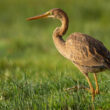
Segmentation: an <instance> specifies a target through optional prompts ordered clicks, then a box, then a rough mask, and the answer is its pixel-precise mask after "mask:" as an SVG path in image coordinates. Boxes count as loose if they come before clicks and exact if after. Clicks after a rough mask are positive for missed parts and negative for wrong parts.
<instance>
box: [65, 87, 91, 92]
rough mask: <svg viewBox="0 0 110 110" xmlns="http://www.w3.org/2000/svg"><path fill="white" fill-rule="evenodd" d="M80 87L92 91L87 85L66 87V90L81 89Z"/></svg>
mask: <svg viewBox="0 0 110 110" xmlns="http://www.w3.org/2000/svg"><path fill="white" fill-rule="evenodd" d="M79 89H85V90H87V91H90V89H89V88H86V87H84V86H74V87H71V88H67V89H64V90H65V91H69V90H76V91H77V90H79Z"/></svg>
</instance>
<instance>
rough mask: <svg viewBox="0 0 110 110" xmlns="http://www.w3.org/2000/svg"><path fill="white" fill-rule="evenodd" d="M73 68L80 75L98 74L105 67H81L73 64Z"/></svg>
mask: <svg viewBox="0 0 110 110" xmlns="http://www.w3.org/2000/svg"><path fill="white" fill-rule="evenodd" d="M75 66H76V67H77V68H78V69H79V70H80V71H81V72H82V73H98V72H101V71H104V70H105V69H106V67H104V66H81V65H77V64H75Z"/></svg>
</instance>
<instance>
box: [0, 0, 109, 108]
mask: <svg viewBox="0 0 110 110" xmlns="http://www.w3.org/2000/svg"><path fill="white" fill-rule="evenodd" d="M52 8H62V9H63V10H64V11H65V12H67V14H68V16H69V21H70V24H69V30H68V32H67V34H66V35H65V36H64V38H65V39H66V36H68V35H69V34H71V33H73V32H82V33H86V34H89V35H91V36H94V38H96V39H99V40H100V41H102V42H103V43H104V45H105V46H106V47H107V48H108V49H110V23H109V21H110V1H109V0H97V1H96V0H91V1H90V0H68V1H66V0H65V1H64V0H53V1H51V0H40V1H39V0H31V1H30V0H18V1H15V0H1V1H0V110H91V109H92V103H91V94H90V93H88V92H87V91H85V90H79V91H73V92H65V91H64V89H65V88H68V87H72V86H75V85H85V86H87V87H88V83H87V81H86V79H85V77H84V76H83V74H82V73H80V71H79V70H78V69H77V68H76V67H75V66H74V65H73V64H72V63H71V62H70V61H68V60H66V59H65V58H64V57H62V56H61V55H60V54H59V53H58V52H57V50H56V48H55V46H54V44H53V40H52V32H53V30H54V28H55V27H56V26H57V25H59V24H60V23H59V22H58V21H57V20H51V19H42V20H38V21H31V22H27V21H26V18H27V17H30V16H34V15H37V14H41V13H44V12H45V11H48V10H49V9H52ZM90 78H91V81H92V83H93V85H94V87H95V83H94V80H93V76H92V74H90ZM98 82H99V86H100V91H101V93H100V95H97V96H96V99H95V102H94V106H95V109H96V110H109V109H110V71H105V72H102V73H101V74H99V75H98Z"/></svg>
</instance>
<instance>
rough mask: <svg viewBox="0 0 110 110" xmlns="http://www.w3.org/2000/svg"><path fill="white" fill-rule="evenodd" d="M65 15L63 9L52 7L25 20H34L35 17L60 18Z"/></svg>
mask: <svg viewBox="0 0 110 110" xmlns="http://www.w3.org/2000/svg"><path fill="white" fill-rule="evenodd" d="M65 16H66V14H65V12H64V11H63V10H61V9H59V8H54V9H51V10H49V11H47V12H46V13H44V14H41V15H38V16H34V17H30V18H27V20H36V19H40V18H56V19H59V20H62V19H63V17H65Z"/></svg>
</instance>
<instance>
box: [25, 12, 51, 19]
mask: <svg viewBox="0 0 110 110" xmlns="http://www.w3.org/2000/svg"><path fill="white" fill-rule="evenodd" d="M49 15H50V12H46V13H44V14H42V15H38V16H34V17H30V18H27V20H28V21H30V20H36V19H40V18H46V17H48V16H49Z"/></svg>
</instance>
